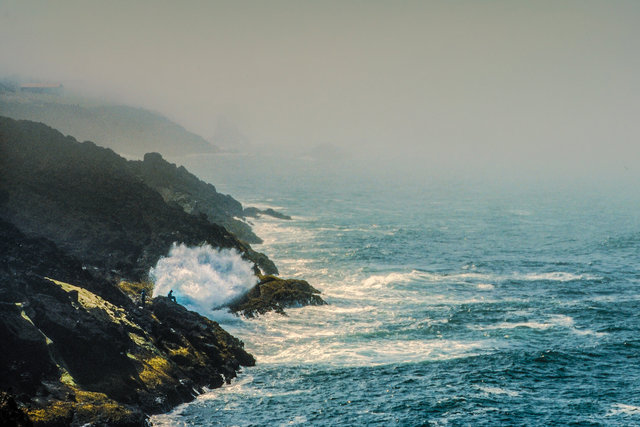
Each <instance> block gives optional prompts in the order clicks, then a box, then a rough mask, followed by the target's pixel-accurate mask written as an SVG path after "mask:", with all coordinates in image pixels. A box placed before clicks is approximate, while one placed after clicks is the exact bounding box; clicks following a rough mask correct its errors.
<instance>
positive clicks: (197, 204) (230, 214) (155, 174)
mask: <svg viewBox="0 0 640 427" xmlns="http://www.w3.org/2000/svg"><path fill="white" fill-rule="evenodd" d="M129 166H130V167H131V169H132V170H133V172H134V174H136V175H137V176H138V177H140V179H141V180H142V181H143V182H144V183H145V184H147V185H148V186H149V187H151V188H153V189H154V190H156V191H157V192H158V193H160V195H161V196H162V198H163V199H164V201H165V202H167V203H175V204H177V205H179V206H180V207H181V208H182V209H183V210H184V211H185V212H187V213H190V214H194V215H205V216H206V217H207V219H208V220H209V221H211V222H213V223H215V224H220V225H222V226H223V227H224V228H226V229H227V230H229V231H230V232H231V233H233V234H234V235H235V236H236V237H238V238H239V239H241V240H244V241H245V242H248V243H262V239H260V238H259V237H258V236H256V234H255V233H254V232H253V231H252V230H251V227H250V226H249V225H248V224H247V223H245V222H243V221H241V220H239V219H237V218H242V217H244V216H245V214H244V210H243V208H242V205H241V204H240V202H238V201H237V200H236V199H234V198H233V197H231V196H229V195H227V194H220V193H218V192H217V191H216V188H215V187H214V186H213V185H212V184H208V183H206V182H204V181H202V180H200V179H199V178H198V177H196V176H195V175H193V174H192V173H190V172H189V171H188V170H187V169H185V167H184V166H180V167H178V166H176V165H175V164H173V163H169V162H167V161H166V160H164V159H163V158H162V156H161V155H160V154H158V153H147V154H145V155H144V160H143V161H134V162H129Z"/></svg>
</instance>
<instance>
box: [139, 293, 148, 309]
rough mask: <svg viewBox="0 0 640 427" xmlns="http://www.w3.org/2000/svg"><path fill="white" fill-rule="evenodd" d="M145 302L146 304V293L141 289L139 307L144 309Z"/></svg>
mask: <svg viewBox="0 0 640 427" xmlns="http://www.w3.org/2000/svg"><path fill="white" fill-rule="evenodd" d="M145 302H147V291H146V290H144V289H143V290H142V291H141V292H140V305H142V306H143V307H144V304H145Z"/></svg>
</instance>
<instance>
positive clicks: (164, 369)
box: [138, 356, 173, 389]
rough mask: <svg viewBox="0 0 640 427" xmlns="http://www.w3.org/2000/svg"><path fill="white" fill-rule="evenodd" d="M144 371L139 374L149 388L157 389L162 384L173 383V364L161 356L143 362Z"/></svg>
mask: <svg viewBox="0 0 640 427" xmlns="http://www.w3.org/2000/svg"><path fill="white" fill-rule="evenodd" d="M142 366H143V368H142V370H141V371H140V372H139V373H138V377H139V378H140V380H141V381H142V382H143V383H144V385H146V386H147V387H148V388H151V389H153V388H156V387H158V386H159V385H161V384H162V383H166V382H173V378H172V376H171V371H172V370H173V369H172V366H171V363H170V362H169V361H168V360H167V359H165V358H163V357H160V356H156V357H151V358H149V359H146V360H144V361H143V362H142Z"/></svg>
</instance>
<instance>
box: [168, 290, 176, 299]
mask: <svg viewBox="0 0 640 427" xmlns="http://www.w3.org/2000/svg"><path fill="white" fill-rule="evenodd" d="M167 297H168V298H169V301H173V302H177V301H176V297H174V296H173V289H171V290H170V291H169V293H168V294H167Z"/></svg>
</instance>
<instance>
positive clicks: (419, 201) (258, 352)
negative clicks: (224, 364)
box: [153, 177, 640, 426]
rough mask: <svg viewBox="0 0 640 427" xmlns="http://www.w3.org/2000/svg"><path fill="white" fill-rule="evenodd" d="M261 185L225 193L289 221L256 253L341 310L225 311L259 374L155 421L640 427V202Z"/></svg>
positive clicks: (604, 196)
mask: <svg viewBox="0 0 640 427" xmlns="http://www.w3.org/2000/svg"><path fill="white" fill-rule="evenodd" d="M214 178H219V177H214ZM250 181H251V180H247V181H246V183H245V184H243V183H242V182H240V183H238V184H236V185H235V186H234V184H227V185H222V186H220V185H219V189H222V190H226V191H228V192H230V193H232V194H233V195H234V196H236V197H238V198H239V199H240V200H241V201H242V202H243V203H244V204H245V205H254V206H258V207H273V208H276V209H278V210H280V211H282V212H284V213H287V214H289V215H291V216H292V217H293V220H291V221H285V220H280V219H274V218H269V217H262V218H261V219H259V220H256V221H254V223H253V226H254V230H255V231H256V233H257V234H258V235H259V236H261V237H262V238H263V239H264V244H262V245H256V246H255V248H256V249H257V250H259V251H263V252H265V253H266V254H267V255H268V256H269V257H271V259H273V260H274V261H275V262H276V264H277V265H278V267H279V268H280V272H281V275H282V276H284V277H294V278H301V279H305V280H308V281H309V282H310V283H311V284H312V285H313V286H315V287H316V288H318V289H320V290H321V291H322V297H323V298H324V299H325V300H326V301H327V302H328V305H326V306H321V307H300V308H291V309H289V310H287V313H288V316H287V317H283V316H280V315H277V314H267V315H264V316H261V317H258V318H256V319H250V320H249V319H243V318H236V317H234V316H231V315H227V316H220V318H219V319H218V320H219V321H220V323H221V324H222V325H223V327H224V328H226V329H227V330H228V331H229V332H231V333H232V334H233V335H235V336H237V337H239V338H240V339H242V340H243V341H244V343H245V345H246V349H247V350H248V351H249V352H251V353H252V354H253V355H255V356H256V359H257V364H256V366H255V367H251V368H244V369H243V372H242V373H241V374H239V376H238V378H237V379H235V380H233V381H232V382H231V384H230V385H226V386H224V387H222V388H221V389H217V390H212V391H210V392H207V393H205V394H203V395H201V396H200V397H199V398H198V399H197V400H195V401H194V402H192V403H189V404H186V405H182V406H180V407H178V408H177V409H176V410H174V411H173V412H172V413H170V414H166V415H162V416H157V417H154V418H153V422H154V424H156V425H172V426H173V425H185V426H206V425H225V426H227V425H239V426H248V425H255V426H259V425H331V426H336V425H385V426H386V425H410V426H413V425H497V424H504V425H554V424H559V425H567V424H580V425H633V424H640V334H639V332H640V316H639V315H638V313H640V263H639V257H638V255H639V253H640V252H639V250H640V219H639V213H638V212H639V210H638V209H639V207H640V205H639V204H638V197H635V198H634V197H628V196H629V195H628V194H624V193H622V194H615V192H606V191H605V192H601V193H597V194H596V193H593V192H589V191H582V190H581V191H570V190H565V191H553V190H552V189H548V190H544V191H534V190H532V191H523V192H519V191H504V192H501V191H485V192H477V191H475V190H470V189H465V188H464V186H462V187H460V186H457V187H456V186H452V187H447V186H446V185H430V184H429V183H428V182H424V183H422V182H421V183H413V184H411V185H404V186H402V187H397V186H393V185H389V186H386V187H385V186H384V185H382V186H381V185H378V184H379V183H374V184H375V185H372V183H371V182H369V183H368V184H365V183H363V182H348V181H342V180H341V184H340V185H338V184H337V183H335V182H330V183H327V182H326V181H325V182H322V181H318V182H311V181H313V180H310V181H304V180H302V181H297V182H289V183H288V184H287V183H286V182H283V181H282V180H281V181H279V182H278V185H273V186H271V187H269V186H268V185H267V183H264V185H265V186H266V187H263V188H262V191H256V187H255V184H251V183H250ZM214 182H215V181H214ZM613 194H615V197H614V196H613Z"/></svg>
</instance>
